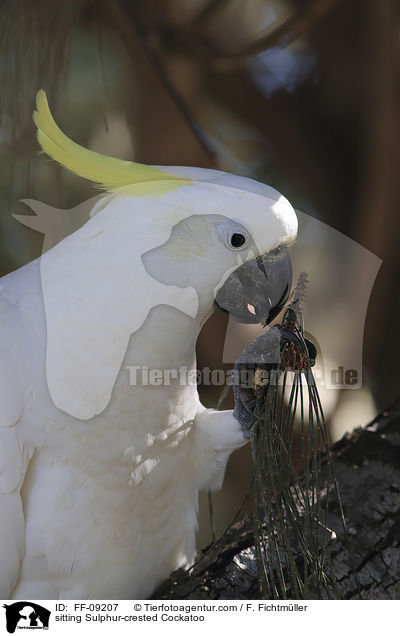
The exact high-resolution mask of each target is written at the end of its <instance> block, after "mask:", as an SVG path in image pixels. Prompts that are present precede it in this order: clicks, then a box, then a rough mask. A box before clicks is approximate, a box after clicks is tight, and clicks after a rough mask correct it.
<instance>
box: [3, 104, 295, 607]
mask: <svg viewBox="0 0 400 636" xmlns="http://www.w3.org/2000/svg"><path fill="white" fill-rule="evenodd" d="M34 121H35V123H36V126H37V128H38V140H39V143H40V144H41V146H42V148H43V150H44V151H45V152H46V153H47V154H48V155H49V156H50V157H52V158H53V159H55V160H56V161H58V162H59V163H60V164H62V165H63V166H65V167H66V168H67V169H69V170H71V171H73V172H74V173H76V174H78V175H80V176H81V177H84V178H87V179H90V180H91V181H93V182H96V183H97V184H99V185H100V186H101V187H103V189H105V190H106V192H105V195H104V197H103V198H101V200H100V201H98V202H97V203H96V205H95V206H94V208H93V210H92V212H91V218H90V219H89V221H88V222H87V223H86V224H85V225H84V226H83V227H81V228H80V229H78V230H77V231H75V232H74V233H73V234H71V235H69V236H68V237H67V238H65V239H64V240H62V241H61V242H60V243H58V244H57V245H56V246H55V247H53V248H52V249H50V250H49V251H48V252H46V253H44V254H42V256H41V258H39V259H37V260H35V261H34V262H32V263H29V264H28V265H26V266H24V267H22V268H21V269H19V270H17V271H16V272H13V273H11V274H9V275H7V276H5V277H3V278H2V279H1V283H0V321H1V329H0V365H1V372H2V376H1V377H2V379H1V382H0V392H1V401H0V510H1V512H0V597H1V598H15V599H22V598H24V599H43V598H44V599H60V598H61V599H66V598H82V599H84V598H97V599H102V598H106V599H111V598H119V599H123V598H144V597H147V596H148V595H150V594H151V593H152V591H153V590H154V589H155V587H156V586H157V584H158V583H160V581H161V580H162V579H163V578H165V577H167V576H168V575H169V574H170V572H171V571H172V570H174V569H175V568H177V567H179V566H188V564H190V563H191V562H192V560H193V557H194V552H195V532H196V524H197V518H196V517H197V499H198V492H199V491H200V490H202V489H208V488H211V489H216V488H219V487H220V486H221V483H222V479H223V475H224V470H225V466H226V463H227V459H228V457H229V455H230V453H231V452H232V451H233V450H234V449H236V448H238V447H239V446H241V445H242V444H243V443H244V441H245V440H244V438H243V434H242V428H241V425H240V422H239V421H238V420H240V417H238V419H236V417H235V416H234V414H233V411H216V410H213V409H208V408H205V407H204V406H202V404H201V403H200V401H199V397H198V393H197V388H196V384H195V382H194V381H190V377H193V376H191V373H192V372H193V371H195V369H196V359H195V344H196V339H197V335H198V333H199V331H200V329H201V327H202V325H203V324H204V322H205V321H206V320H207V318H208V317H209V316H210V314H211V313H212V311H213V307H214V304H217V305H219V307H220V308H221V309H223V310H225V311H226V312H228V313H229V314H230V316H231V317H232V318H234V319H236V320H239V321H242V322H249V323H258V322H261V321H263V322H264V323H265V321H269V320H270V319H272V317H274V316H275V315H276V314H277V313H278V312H279V310H280V309H281V307H282V306H283V305H284V303H285V301H286V299H287V297H288V293H289V290H290V285H291V267H290V260H289V258H288V254H287V245H288V244H289V243H290V242H291V241H293V240H294V238H295V235H296V231H297V220H296V215H295V213H294V210H293V208H292V207H291V205H290V204H289V203H288V201H287V200H286V199H285V198H284V197H283V196H281V195H280V194H279V193H278V192H276V191H275V190H273V189H272V188H270V187H268V186H266V185H264V184H261V183H257V182H255V181H253V180H251V179H247V178H242V177H237V176H234V175H231V174H227V173H224V172H219V171H215V170H206V169H199V168H189V167H171V168H164V167H160V166H158V167H157V166H145V165H140V164H137V163H131V162H126V161H121V160H118V159H114V158H110V157H105V156H102V155H99V154H97V153H94V152H91V151H89V150H87V149H85V148H82V147H81V146H79V145H77V144H76V143H74V142H73V141H71V140H70V139H68V138H67V137H66V136H65V135H64V134H63V133H62V132H61V130H60V129H59V128H58V126H57V125H56V123H55V122H54V119H53V117H52V115H51V113H50V110H49V107H48V104H47V100H46V95H45V93H44V92H43V91H40V92H39V93H38V97H37V111H36V112H35V114H34ZM182 370H186V371H187V374H186V375H185V373H182ZM182 376H183V377H182ZM239 411H240V409H239ZM239 411H238V412H239ZM236 414H237V413H236Z"/></svg>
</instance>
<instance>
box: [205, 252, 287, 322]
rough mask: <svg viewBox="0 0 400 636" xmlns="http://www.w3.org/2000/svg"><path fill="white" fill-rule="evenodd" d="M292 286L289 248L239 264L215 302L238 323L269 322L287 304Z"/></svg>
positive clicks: (221, 288)
mask: <svg viewBox="0 0 400 636" xmlns="http://www.w3.org/2000/svg"><path fill="white" fill-rule="evenodd" d="M291 286H292V263H291V260H290V257H289V253H288V250H287V248H285V247H279V248H277V249H275V250H273V251H272V252H270V253H269V254H266V255H264V256H258V257H257V258H255V259H253V260H251V261H247V262H246V263H244V264H243V265H240V267H238V268H237V269H236V270H235V271H234V272H232V274H230V276H229V277H228V278H227V280H226V281H225V283H224V284H223V285H222V287H220V289H219V290H218V292H217V294H216V296H215V304H216V306H217V307H218V308H219V309H221V310H222V311H224V312H226V313H228V314H229V317H230V318H232V319H233V320H236V321H237V322H243V323H248V324H257V323H262V324H263V325H267V324H268V323H270V322H271V321H272V320H273V319H274V318H275V316H277V315H278V314H279V312H280V311H281V309H282V308H283V306H284V305H285V303H286V301H287V299H288V297H289V293H290V289H291Z"/></svg>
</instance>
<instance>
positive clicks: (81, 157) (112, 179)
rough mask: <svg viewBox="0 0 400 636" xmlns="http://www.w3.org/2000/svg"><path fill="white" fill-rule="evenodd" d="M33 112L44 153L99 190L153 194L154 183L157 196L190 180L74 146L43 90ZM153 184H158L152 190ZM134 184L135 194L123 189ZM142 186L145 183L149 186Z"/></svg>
mask: <svg viewBox="0 0 400 636" xmlns="http://www.w3.org/2000/svg"><path fill="white" fill-rule="evenodd" d="M36 109H37V110H36V111H35V112H34V113H33V121H34V122H35V124H36V126H37V139H38V141H39V143H40V145H41V147H42V149H43V150H44V152H45V153H46V154H48V155H49V156H50V157H51V158H52V159H54V160H55V161H57V162H58V163H60V164H61V165H62V166H64V167H65V168H67V169H68V170H71V172H74V173H75V174H77V175H79V176H80V177H83V178H85V179H89V181H93V182H94V183H96V184H97V185H99V186H100V187H102V188H105V189H107V190H115V189H119V188H123V190H122V192H126V193H127V194H128V193H130V194H139V195H142V194H152V188H151V187H150V186H151V184H153V189H154V190H155V191H154V193H153V194H155V196H160V195H161V194H164V193H166V192H170V191H172V190H175V189H177V188H180V187H181V186H182V185H188V184H190V183H191V181H190V180H189V179H179V178H176V177H174V176H173V175H170V174H168V173H167V172H164V171H163V170H160V169H159V168H155V167H154V166H146V165H144V164H141V163H134V162H132V161H124V160H122V159H116V158H115V157H107V156H106V155H101V154H100V153H98V152H93V150H88V149H87V148H84V147H83V146H80V145H79V144H77V143H75V142H74V141H72V139H69V138H68V137H67V136H66V135H64V133H63V132H62V130H60V128H59V127H58V126H57V124H56V122H55V121H54V119H53V116H52V114H51V112H50V108H49V104H48V102H47V97H46V93H45V91H43V90H40V91H39V92H38V94H37V96H36ZM155 182H158V184H157V186H156V187H155V188H154V186H155V185H156V184H155ZM159 182H164V183H159ZM135 184H142V187H139V188H138V189H137V190H138V191H137V193H136V192H135V188H132V190H131V189H130V188H128V189H127V188H126V186H134V185H135ZM144 184H148V187H146V186H144Z"/></svg>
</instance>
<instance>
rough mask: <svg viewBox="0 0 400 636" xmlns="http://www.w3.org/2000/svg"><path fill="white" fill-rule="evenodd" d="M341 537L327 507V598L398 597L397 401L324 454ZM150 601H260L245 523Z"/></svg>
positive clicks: (399, 403) (399, 475)
mask: <svg viewBox="0 0 400 636" xmlns="http://www.w3.org/2000/svg"><path fill="white" fill-rule="evenodd" d="M331 452H332V455H333V457H334V462H335V470H336V477H337V481H338V484H339V489H340V494H341V499H342V504H343V509H344V514H345V518H346V525H347V532H346V533H345V532H344V531H343V529H342V526H341V522H340V517H339V510H338V506H337V503H336V502H335V501H332V505H331V506H330V520H329V521H330V527H332V528H333V529H334V530H335V532H336V534H337V537H336V538H335V539H333V540H332V541H331V542H330V543H329V546H328V548H329V555H330V560H331V569H330V572H331V576H332V577H333V579H334V581H335V583H334V586H333V587H332V592H333V595H334V597H335V598H339V599H398V598H400V547H399V539H400V400H398V401H397V402H396V403H395V404H394V406H393V407H391V408H390V409H389V410H387V411H384V412H382V413H381V414H380V415H379V416H378V417H377V418H376V419H375V420H374V421H373V422H371V423H370V424H368V425H367V426H366V427H365V428H362V429H357V430H355V431H354V432H353V433H352V434H351V435H350V434H348V435H346V436H345V437H343V439H342V440H340V441H339V442H338V443H337V444H335V445H334V446H333V448H332V451H331ZM154 598H157V599H254V598H260V594H259V588H258V578H257V563H256V559H255V550H254V537H253V527H252V522H251V519H247V520H245V521H244V522H239V523H236V524H235V525H233V526H232V527H231V528H230V529H229V530H228V531H227V532H226V533H225V535H224V536H223V537H221V538H220V539H219V540H218V541H217V542H216V544H214V545H213V546H211V547H210V548H209V549H208V550H207V551H205V552H204V553H203V554H202V555H200V558H199V560H198V562H197V563H196V564H195V566H194V567H193V569H192V571H191V572H189V573H188V572H184V571H182V570H180V571H177V572H175V573H173V575H172V576H171V577H170V578H169V579H168V580H167V581H165V582H164V583H163V584H162V585H161V586H160V587H159V588H158V589H157V590H156V592H155V593H154Z"/></svg>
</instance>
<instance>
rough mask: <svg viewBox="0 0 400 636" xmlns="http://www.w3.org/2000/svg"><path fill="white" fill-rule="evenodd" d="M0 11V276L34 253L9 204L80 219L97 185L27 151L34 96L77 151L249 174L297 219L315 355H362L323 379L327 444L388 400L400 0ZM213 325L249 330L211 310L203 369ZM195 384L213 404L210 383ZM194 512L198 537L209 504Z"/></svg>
mask: <svg viewBox="0 0 400 636" xmlns="http://www.w3.org/2000/svg"><path fill="white" fill-rule="evenodd" d="M1 9H2V11H1V18H0V82H1V90H0V115H1V124H0V135H1V144H0V167H1V169H0V203H1V205H0V247H1V252H0V274H1V275H3V274H6V273H8V272H10V271H12V270H14V269H16V268H18V267H20V266H21V265H23V264H25V263H26V262H28V261H30V260H32V259H33V258H35V257H37V256H39V255H40V253H41V250H42V247H43V235H42V234H40V233H39V232H35V231H32V229H29V228H28V227H26V225H22V224H21V223H19V222H18V221H17V220H16V219H15V218H13V217H12V216H11V213H13V214H19V215H29V214H32V212H30V210H29V208H28V207H27V205H26V203H23V202H22V201H21V199H37V200H39V201H42V202H44V203H46V204H48V205H50V206H53V207H56V208H59V209H72V208H73V209H78V212H79V210H80V208H77V206H80V205H81V204H82V203H84V202H85V201H87V200H88V199H89V198H90V197H93V196H95V195H96V194H98V192H97V191H96V190H95V189H94V188H93V187H92V186H91V185H90V184H88V183H86V182H85V181H83V180H81V179H79V178H78V177H75V176H74V175H72V174H68V173H67V172H66V171H64V170H63V169H61V168H60V167H58V166H57V165H56V164H55V163H52V162H50V161H48V160H46V159H45V158H44V157H43V156H40V155H39V154H38V145H37V142H36V140H35V130H34V126H33V122H32V111H33V109H34V103H35V95H36V92H37V90H38V89H39V88H44V89H45V90H46V91H47V94H48V98H49V103H50V106H51V108H52V111H53V113H54V115H55V118H56V120H57V122H58V123H59V124H60V126H61V128H62V129H63V130H64V131H65V132H66V133H67V134H68V136H70V137H71V138H73V139H75V140H76V141H77V142H78V143H80V144H81V145H84V146H87V147H89V148H91V149H93V150H96V151H99V152H102V153H104V154H108V155H113V156H116V157H119V158H122V159H131V160H136V161H140V162H144V163H151V164H166V165H168V164H169V165H194V166H203V167H211V168H216V169H221V170H226V171H228V172H233V173H237V174H240V175H244V176H249V177H253V178H255V179H258V180H260V181H263V182H265V183H268V184H269V185H271V186H273V187H275V188H276V189H278V190H279V191H280V192H281V193H282V194H284V195H285V196H286V197H287V198H288V199H289V200H290V201H291V203H292V204H293V206H294V207H295V208H296V209H297V210H300V211H301V212H303V213H305V216H302V217H301V219H300V221H301V223H300V234H299V242H298V247H297V251H296V258H297V264H295V269H296V268H297V269H298V270H301V269H305V270H306V271H307V272H308V273H309V278H310V294H309V296H308V297H307V300H306V303H305V304H306V309H307V312H306V318H307V316H308V317H309V318H310V321H312V324H313V330H314V331H315V330H316V331H318V334H319V337H318V338H317V341H318V342H317V344H318V347H319V349H320V359H322V360H323V361H324V362H325V364H326V363H327V359H329V364H332V366H333V367H335V365H336V366H337V365H340V364H341V360H342V358H343V356H344V355H345V353H346V352H349V351H352V350H353V349H352V348H354V347H355V349H357V351H358V353H357V355H359V359H360V360H361V354H362V365H363V369H362V388H357V390H346V389H344V390H342V389H337V390H334V389H332V388H331V389H329V390H325V389H324V388H323V387H321V399H322V401H323V405H324V408H325V411H326V416H327V420H328V424H329V430H330V435H331V438H332V440H335V439H338V438H339V437H340V436H341V435H342V434H343V433H344V432H345V431H347V430H351V429H352V428H353V427H355V426H359V425H362V424H365V423H366V422H367V421H368V420H369V419H371V418H372V417H373V416H374V414H375V413H376V412H377V411H378V410H381V409H382V408H385V407H387V406H389V405H390V403H391V402H393V401H394V400H395V398H396V397H397V396H398V394H399V384H400V383H399V373H398V370H397V367H398V363H397V360H398V359H399V358H400V339H399V338H398V337H397V322H398V321H399V319H400V308H399V293H398V289H399V280H400V266H399V265H400V261H399V259H398V256H397V255H398V241H399V232H398V227H399V220H398V218H399V212H400V210H399V202H400V179H399V176H398V174H397V170H398V166H399V155H400V66H399V64H400V4H399V3H398V2H396V0H379V2H377V1H376V0H108V1H107V0H58V1H57V2H54V0H36V1H35V2H31V0H2V2H1ZM86 208H87V206H86ZM86 208H85V210H84V213H83V217H84V216H85V214H86V218H87V212H88V209H86ZM78 217H79V218H83V217H82V214H80V213H79V214H78V215H77V216H76V218H78ZM32 218H33V217H32ZM74 218H75V217H74ZM310 219H311V221H310ZM312 219H314V220H315V223H314V222H312ZM324 224H325V225H324ZM28 225H29V223H28ZM31 225H32V223H31ZM33 225H34V224H33ZM321 228H323V229H321ZM326 228H333V233H330V232H329V231H327V230H326ZM302 230H304V231H302ZM70 231H71V228H70ZM338 233H341V234H340V235H339V234H338ZM61 235H62V232H61ZM338 236H340V237H342V238H341V239H337V237H338ZM335 237H336V238H335ZM346 237H348V239H347V238H346ZM348 241H350V243H349V242H348ZM354 241H355V242H356V243H357V244H359V245H360V246H363V247H362V248H361V247H359V246H357V245H356V244H355V243H353V242H354ZM352 246H353V247H352ZM363 248H364V249H363ZM381 261H382V263H381ZM375 276H376V280H375ZM374 281H375V284H374ZM371 289H372V293H371ZM344 290H345V292H344ZM338 299H340V302H339V300H338ZM307 324H308V323H307V321H306V328H307ZM227 329H228V332H229V340H230V341H231V342H232V340H233V341H236V342H237V343H240V344H243V346H245V345H246V344H248V343H249V342H250V341H251V339H252V337H254V334H253V333H250V332H249V333H248V332H245V327H243V328H241V327H238V326H236V327H231V326H228V321H227V319H226V318H225V317H224V316H222V315H219V314H215V315H214V316H213V317H212V318H211V319H210V320H209V321H208V323H207V324H206V325H205V327H204V328H203V331H202V333H201V335H200V338H199V342H198V366H199V368H203V367H210V368H214V369H221V368H222V369H229V368H231V367H232V360H229V359H227V357H226V355H225V357H224V346H225V342H226V333H227ZM232 329H233V331H232ZM229 330H230V331H229ZM313 330H311V329H310V331H311V334H312V332H313ZM256 335H257V334H256ZM228 357H229V356H228ZM224 360H225V361H224ZM200 393H201V397H202V399H203V401H204V403H205V404H206V405H207V406H215V405H216V403H217V400H218V397H219V395H220V393H221V387H220V386H219V387H213V388H212V387H200ZM231 405H232V398H231V396H228V397H227V400H226V402H225V403H224V406H225V407H229V406H231ZM250 469H251V458H250V453H249V449H248V448H244V449H242V451H240V452H238V453H236V455H235V456H234V457H233V458H232V460H231V462H230V464H229V467H228V473H227V478H226V480H225V485H224V488H223V490H222V491H221V492H220V493H218V494H217V495H215V496H214V497H213V501H214V517H215V525H216V530H217V532H220V531H221V530H222V529H223V528H224V527H225V525H226V524H227V523H228V522H229V521H230V520H231V519H232V517H233V514H234V512H235V511H236V510H237V509H238V507H239V506H240V503H241V501H242V499H243V496H244V494H245V492H246V491H247V488H248V484H249V475H250ZM200 516H201V525H200V534H199V544H204V543H205V542H207V541H208V540H209V538H210V531H209V521H208V502H207V498H206V496H205V497H203V498H202V499H201V504H200Z"/></svg>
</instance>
